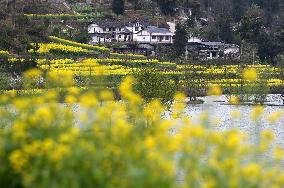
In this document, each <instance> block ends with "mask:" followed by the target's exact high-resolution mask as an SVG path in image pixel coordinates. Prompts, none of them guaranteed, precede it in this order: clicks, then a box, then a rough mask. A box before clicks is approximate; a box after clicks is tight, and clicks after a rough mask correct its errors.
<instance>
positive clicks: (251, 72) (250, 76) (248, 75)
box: [243, 68, 258, 82]
mask: <svg viewBox="0 0 284 188" xmlns="http://www.w3.org/2000/svg"><path fill="white" fill-rule="evenodd" d="M257 77H258V75H257V71H256V69H255V68H247V69H245V70H244V71H243V78H244V79H246V80H248V81H252V82H253V81H256V80H257Z"/></svg>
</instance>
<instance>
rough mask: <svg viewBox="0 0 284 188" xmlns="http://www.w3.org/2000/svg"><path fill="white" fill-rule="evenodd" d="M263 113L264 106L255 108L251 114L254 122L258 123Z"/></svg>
mask: <svg viewBox="0 0 284 188" xmlns="http://www.w3.org/2000/svg"><path fill="white" fill-rule="evenodd" d="M263 112H264V107H263V106H260V105H257V106H255V107H254V108H253V109H252V112H251V118H252V120H254V121H256V120H257V119H259V118H260V116H261V115H262V113H263Z"/></svg>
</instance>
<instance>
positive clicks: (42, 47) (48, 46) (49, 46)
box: [29, 42, 89, 54]
mask: <svg viewBox="0 0 284 188" xmlns="http://www.w3.org/2000/svg"><path fill="white" fill-rule="evenodd" d="M51 50H58V51H62V52H70V53H89V50H87V49H84V48H81V47H74V46H69V45H64V44H58V43H52V42H50V43H40V44H39V49H38V50H36V52H37V53H40V54H42V53H49V52H50V51H51ZM29 52H33V49H31V50H29Z"/></svg>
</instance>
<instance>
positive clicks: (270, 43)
mask: <svg viewBox="0 0 284 188" xmlns="http://www.w3.org/2000/svg"><path fill="white" fill-rule="evenodd" d="M257 45H258V49H257V55H258V56H259V58H260V60H261V61H262V62H264V61H268V62H269V63H271V64H272V65H276V56H277V55H278V54H279V53H280V52H281V46H280V43H278V41H277V38H276V37H275V36H273V35H271V34H267V33H262V34H261V35H260V36H259V37H258V40H257Z"/></svg>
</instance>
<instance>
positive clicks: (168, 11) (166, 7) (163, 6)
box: [157, 0, 176, 16]
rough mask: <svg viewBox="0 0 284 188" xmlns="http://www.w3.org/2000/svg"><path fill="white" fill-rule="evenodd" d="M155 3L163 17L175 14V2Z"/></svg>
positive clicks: (164, 0) (172, 0) (160, 1)
mask: <svg viewBox="0 0 284 188" xmlns="http://www.w3.org/2000/svg"><path fill="white" fill-rule="evenodd" d="M157 3H158V5H159V7H160V10H161V12H162V13H163V14H164V15H171V16H173V15H174V14H175V7H176V1H175V0H157Z"/></svg>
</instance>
